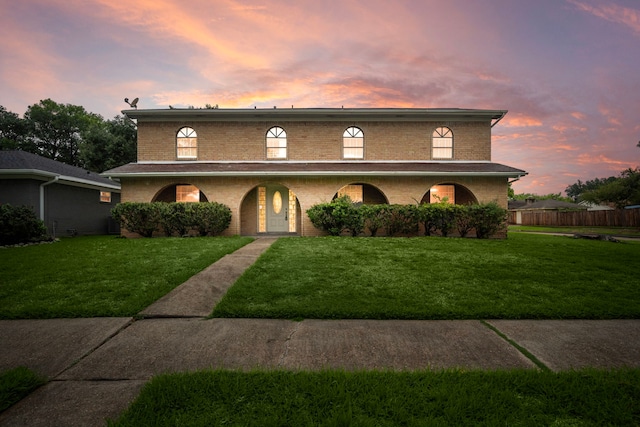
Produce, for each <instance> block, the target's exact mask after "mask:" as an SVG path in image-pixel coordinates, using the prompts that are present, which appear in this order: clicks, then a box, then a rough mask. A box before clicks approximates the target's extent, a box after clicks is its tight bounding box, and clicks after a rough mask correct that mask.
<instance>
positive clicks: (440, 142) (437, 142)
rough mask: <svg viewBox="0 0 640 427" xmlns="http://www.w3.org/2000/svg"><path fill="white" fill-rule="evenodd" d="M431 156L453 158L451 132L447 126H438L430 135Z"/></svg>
mask: <svg viewBox="0 0 640 427" xmlns="http://www.w3.org/2000/svg"><path fill="white" fill-rule="evenodd" d="M431 147H432V148H431V157H432V158H434V159H453V132H451V129H449V128H447V127H439V128H436V130H434V131H433V135H432V136H431Z"/></svg>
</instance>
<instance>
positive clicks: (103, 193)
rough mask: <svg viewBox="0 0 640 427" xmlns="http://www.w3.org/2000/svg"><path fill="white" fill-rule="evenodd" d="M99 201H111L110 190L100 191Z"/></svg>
mask: <svg viewBox="0 0 640 427" xmlns="http://www.w3.org/2000/svg"><path fill="white" fill-rule="evenodd" d="M100 201H101V202H102V203H111V191H101V192H100Z"/></svg>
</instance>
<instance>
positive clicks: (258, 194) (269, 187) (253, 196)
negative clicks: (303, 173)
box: [240, 183, 302, 236]
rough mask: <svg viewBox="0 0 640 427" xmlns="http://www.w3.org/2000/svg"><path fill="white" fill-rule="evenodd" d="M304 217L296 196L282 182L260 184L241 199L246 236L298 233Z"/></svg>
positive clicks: (242, 220)
mask: <svg viewBox="0 0 640 427" xmlns="http://www.w3.org/2000/svg"><path fill="white" fill-rule="evenodd" d="M301 218H302V211H301V208H300V202H299V201H298V198H297V196H296V195H295V193H294V192H293V191H292V190H290V189H289V188H288V187H286V186H284V185H281V184H277V183H268V184H261V185H257V186H255V187H253V188H252V189H251V190H249V191H248V192H247V193H246V194H245V196H244V198H243V199H242V202H240V234H241V235H244V236H254V235H260V234H273V235H291V234H299V233H300V230H301V222H300V221H301Z"/></svg>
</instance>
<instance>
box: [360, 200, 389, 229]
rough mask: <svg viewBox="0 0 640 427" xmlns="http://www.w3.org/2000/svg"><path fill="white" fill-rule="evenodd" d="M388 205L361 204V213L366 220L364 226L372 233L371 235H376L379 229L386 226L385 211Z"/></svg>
mask: <svg viewBox="0 0 640 427" xmlns="http://www.w3.org/2000/svg"><path fill="white" fill-rule="evenodd" d="M385 206H386V205H362V206H360V208H359V209H360V213H361V215H362V219H363V221H364V226H365V228H366V229H368V230H369V233H371V237H375V236H376V234H377V233H378V230H379V229H381V228H383V227H384V226H385V212H384V208H385Z"/></svg>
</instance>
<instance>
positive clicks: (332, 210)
mask: <svg viewBox="0 0 640 427" xmlns="http://www.w3.org/2000/svg"><path fill="white" fill-rule="evenodd" d="M307 215H308V216H309V220H311V223H312V224H313V226H314V227H316V228H318V229H320V230H322V231H325V232H327V233H329V234H330V235H331V236H339V235H341V234H342V232H344V231H349V232H350V233H351V235H352V236H357V235H358V234H360V233H361V232H362V231H363V230H364V219H363V218H362V214H361V213H360V211H359V210H358V207H357V206H356V205H355V204H354V203H353V202H352V201H351V199H350V198H349V196H342V197H337V198H335V199H333V200H332V201H331V202H329V203H319V204H317V205H313V206H312V207H311V208H309V209H307Z"/></svg>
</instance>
